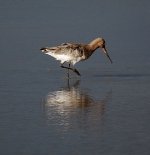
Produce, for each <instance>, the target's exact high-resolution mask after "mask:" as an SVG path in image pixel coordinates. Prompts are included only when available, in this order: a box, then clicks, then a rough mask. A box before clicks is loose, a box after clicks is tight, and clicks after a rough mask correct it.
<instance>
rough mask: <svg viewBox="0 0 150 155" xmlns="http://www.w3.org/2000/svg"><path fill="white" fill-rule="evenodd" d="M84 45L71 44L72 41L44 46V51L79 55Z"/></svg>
mask: <svg viewBox="0 0 150 155" xmlns="http://www.w3.org/2000/svg"><path fill="white" fill-rule="evenodd" d="M83 51H84V45H82V44H73V43H63V44H61V45H59V46H56V47H46V48H45V52H52V53H55V54H66V53H67V54H68V55H69V54H71V55H73V54H78V55H79V56H80V55H82V54H83Z"/></svg>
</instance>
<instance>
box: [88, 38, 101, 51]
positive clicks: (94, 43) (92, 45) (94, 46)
mask: <svg viewBox="0 0 150 155" xmlns="http://www.w3.org/2000/svg"><path fill="white" fill-rule="evenodd" d="M88 47H89V49H90V51H92V52H94V51H95V50H96V49H97V48H99V46H98V44H97V41H96V40H93V41H91V42H90V43H89V44H88Z"/></svg>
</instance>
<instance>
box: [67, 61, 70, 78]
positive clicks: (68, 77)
mask: <svg viewBox="0 0 150 155" xmlns="http://www.w3.org/2000/svg"><path fill="white" fill-rule="evenodd" d="M69 69H70V63H69V67H68V72H67V75H68V79H69V78H70V75H69Z"/></svg>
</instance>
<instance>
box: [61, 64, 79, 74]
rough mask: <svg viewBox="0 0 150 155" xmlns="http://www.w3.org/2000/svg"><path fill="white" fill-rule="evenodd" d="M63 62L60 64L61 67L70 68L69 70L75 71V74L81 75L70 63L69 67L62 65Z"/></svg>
mask: <svg viewBox="0 0 150 155" xmlns="http://www.w3.org/2000/svg"><path fill="white" fill-rule="evenodd" d="M64 63H65V62H64ZM64 63H63V64H64ZM63 64H61V67H62V68H66V69H68V70H69V69H70V70H72V71H73V72H75V73H76V74H77V75H79V76H80V75H81V74H80V73H79V71H78V70H77V69H75V68H71V67H70V65H69V67H66V66H63Z"/></svg>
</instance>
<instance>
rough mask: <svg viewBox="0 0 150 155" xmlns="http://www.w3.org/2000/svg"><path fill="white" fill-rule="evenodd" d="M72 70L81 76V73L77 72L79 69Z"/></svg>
mask: <svg viewBox="0 0 150 155" xmlns="http://www.w3.org/2000/svg"><path fill="white" fill-rule="evenodd" d="M73 71H74V72H75V73H76V74H77V75H79V76H81V74H80V73H79V71H78V70H77V69H75V68H74V69H73Z"/></svg>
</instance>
